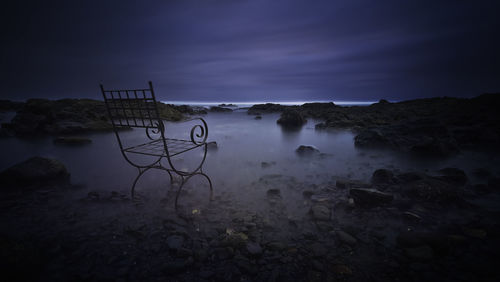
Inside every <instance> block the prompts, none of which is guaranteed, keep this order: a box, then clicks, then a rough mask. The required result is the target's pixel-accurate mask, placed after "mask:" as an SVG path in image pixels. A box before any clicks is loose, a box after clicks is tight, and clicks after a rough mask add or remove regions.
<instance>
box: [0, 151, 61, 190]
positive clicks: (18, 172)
mask: <svg viewBox="0 0 500 282" xmlns="http://www.w3.org/2000/svg"><path fill="white" fill-rule="evenodd" d="M69 179H70V174H69V172H68V171H67V170H66V167H65V166H64V165H63V164H62V163H61V162H59V161H57V160H53V159H47V158H42V157H32V158H30V159H28V160H26V161H24V162H21V163H18V164H16V165H14V166H12V167H10V168H8V169H6V170H4V171H3V172H2V173H0V183H2V184H4V185H14V186H15V187H20V186H32V185H33V186H43V185H55V184H57V185H67V184H69Z"/></svg>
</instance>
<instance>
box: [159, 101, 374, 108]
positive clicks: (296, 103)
mask: <svg viewBox="0 0 500 282" xmlns="http://www.w3.org/2000/svg"><path fill="white" fill-rule="evenodd" d="M162 102H163V103H165V104H173V105H190V106H199V107H212V106H218V105H221V104H226V105H234V107H237V108H247V107H251V106H253V105H256V104H266V103H273V104H280V105H286V106H300V105H303V104H305V103H330V102H332V101H257V102H227V101H226V102H202V101H162ZM376 102H377V101H333V103H335V105H339V106H368V105H371V104H373V103H376Z"/></svg>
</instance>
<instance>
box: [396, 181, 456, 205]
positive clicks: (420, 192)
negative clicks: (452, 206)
mask: <svg viewBox="0 0 500 282" xmlns="http://www.w3.org/2000/svg"><path fill="white" fill-rule="evenodd" d="M402 189H403V190H402V193H403V194H404V195H406V196H408V197H410V198H413V199H418V200H423V201H429V202H438V203H441V204H445V203H457V201H459V200H460V199H461V197H460V192H461V190H459V189H458V188H457V187H456V186H455V185H451V184H449V183H447V182H444V181H442V180H440V179H436V178H432V177H428V178H425V179H422V180H417V181H414V182H410V183H407V184H405V185H404V186H403V187H402Z"/></svg>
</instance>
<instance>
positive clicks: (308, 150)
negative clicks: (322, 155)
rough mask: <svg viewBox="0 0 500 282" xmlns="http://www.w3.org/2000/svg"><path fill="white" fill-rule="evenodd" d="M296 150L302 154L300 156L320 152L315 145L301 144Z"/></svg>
mask: <svg viewBox="0 0 500 282" xmlns="http://www.w3.org/2000/svg"><path fill="white" fill-rule="evenodd" d="M295 152H296V153H297V154H298V155H300V156H310V155H314V154H318V153H319V150H318V149H317V148H316V147H314V146H310V145H300V146H299V147H298V148H297V149H296V150H295Z"/></svg>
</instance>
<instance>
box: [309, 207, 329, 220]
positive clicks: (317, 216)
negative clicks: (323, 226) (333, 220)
mask: <svg viewBox="0 0 500 282" xmlns="http://www.w3.org/2000/svg"><path fill="white" fill-rule="evenodd" d="M310 213H311V215H312V217H313V219H314V220H319V221H326V220H330V209H329V208H328V207H326V206H324V205H320V204H316V205H314V206H312V207H311V210H310Z"/></svg>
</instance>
